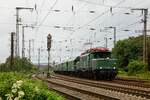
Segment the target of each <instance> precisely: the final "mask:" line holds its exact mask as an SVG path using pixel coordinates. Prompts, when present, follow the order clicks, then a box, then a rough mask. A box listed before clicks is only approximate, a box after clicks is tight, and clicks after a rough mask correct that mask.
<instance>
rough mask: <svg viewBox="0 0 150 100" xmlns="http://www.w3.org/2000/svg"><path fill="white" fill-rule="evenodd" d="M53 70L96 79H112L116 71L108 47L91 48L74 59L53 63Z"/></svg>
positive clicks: (115, 60) (115, 61)
mask: <svg viewBox="0 0 150 100" xmlns="http://www.w3.org/2000/svg"><path fill="white" fill-rule="evenodd" d="M54 72H55V73H58V74H64V75H70V76H77V77H82V78H89V79H96V80H113V79H115V77H116V75H117V73H118V70H117V59H115V58H112V55H111V51H110V50H109V49H108V48H104V47H96V48H91V49H88V50H86V51H85V52H83V53H82V54H81V55H80V56H78V57H76V58H75V59H74V60H71V61H67V62H64V63H61V64H57V65H55V66H54Z"/></svg>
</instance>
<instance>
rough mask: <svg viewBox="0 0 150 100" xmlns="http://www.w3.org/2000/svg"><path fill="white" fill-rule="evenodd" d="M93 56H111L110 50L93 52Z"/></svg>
mask: <svg viewBox="0 0 150 100" xmlns="http://www.w3.org/2000/svg"><path fill="white" fill-rule="evenodd" d="M93 55H94V58H95V59H97V58H111V52H95V53H93Z"/></svg>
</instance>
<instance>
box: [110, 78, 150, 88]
mask: <svg viewBox="0 0 150 100" xmlns="http://www.w3.org/2000/svg"><path fill="white" fill-rule="evenodd" d="M112 82H113V83H117V84H124V85H132V86H137V87H143V88H150V83H149V82H148V81H146V80H143V81H141V80H137V79H127V78H116V79H115V80H113V81H112Z"/></svg>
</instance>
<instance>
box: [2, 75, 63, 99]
mask: <svg viewBox="0 0 150 100" xmlns="http://www.w3.org/2000/svg"><path fill="white" fill-rule="evenodd" d="M20 82H21V84H20V85H19V87H18V83H20ZM16 86H17V89H18V90H17V92H14V87H16ZM19 93H20V94H21V93H23V94H24V95H22V97H21V99H19V100H64V98H62V97H61V96H59V95H58V94H57V93H55V92H53V91H49V90H48V88H47V86H46V85H45V84H44V83H42V82H41V81H37V80H31V79H28V75H24V74H18V73H12V72H11V73H6V72H3V73H0V97H1V98H2V99H3V100H6V99H8V97H11V95H13V97H12V98H13V99H14V98H15V97H19Z"/></svg>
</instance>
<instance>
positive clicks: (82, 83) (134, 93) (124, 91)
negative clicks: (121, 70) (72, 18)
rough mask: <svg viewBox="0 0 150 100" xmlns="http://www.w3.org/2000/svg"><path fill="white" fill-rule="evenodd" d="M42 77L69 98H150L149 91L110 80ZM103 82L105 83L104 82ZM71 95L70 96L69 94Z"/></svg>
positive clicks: (83, 99)
mask: <svg viewBox="0 0 150 100" xmlns="http://www.w3.org/2000/svg"><path fill="white" fill-rule="evenodd" d="M38 78H39V79H42V80H43V81H46V82H47V83H48V84H49V87H50V88H52V89H53V90H56V91H59V92H60V93H62V94H65V95H68V97H72V98H73V99H69V100H100V99H105V100H117V99H122V100H129V99H130V100H135V99H138V100H147V99H150V94H149V91H145V89H137V88H136V89H135V88H133V87H128V88H127V87H124V86H122V87H120V86H117V85H115V84H112V83H108V82H101V83H99V82H96V81H91V80H86V79H79V78H74V77H68V76H63V75H55V76H52V78H50V79H43V78H40V77H38ZM102 83H103V84H102ZM69 95H70V96H69Z"/></svg>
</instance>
